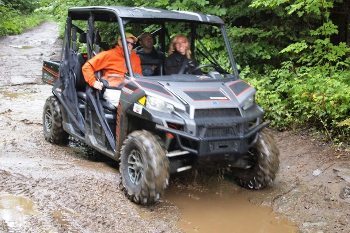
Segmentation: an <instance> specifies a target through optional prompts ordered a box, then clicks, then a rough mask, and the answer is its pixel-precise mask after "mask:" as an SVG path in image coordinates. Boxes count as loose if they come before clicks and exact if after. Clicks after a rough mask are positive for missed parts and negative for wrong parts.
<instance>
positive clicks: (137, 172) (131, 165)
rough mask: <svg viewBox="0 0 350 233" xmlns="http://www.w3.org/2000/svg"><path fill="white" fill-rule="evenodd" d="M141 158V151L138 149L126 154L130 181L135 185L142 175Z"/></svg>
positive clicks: (138, 182)
mask: <svg viewBox="0 0 350 233" xmlns="http://www.w3.org/2000/svg"><path fill="white" fill-rule="evenodd" d="M141 158H142V157H141V153H140V151H138V150H132V151H131V152H130V154H129V156H128V175H129V178H130V180H131V182H132V183H133V184H135V185H138V184H140V181H141V178H142V175H143V163H142V159H141Z"/></svg>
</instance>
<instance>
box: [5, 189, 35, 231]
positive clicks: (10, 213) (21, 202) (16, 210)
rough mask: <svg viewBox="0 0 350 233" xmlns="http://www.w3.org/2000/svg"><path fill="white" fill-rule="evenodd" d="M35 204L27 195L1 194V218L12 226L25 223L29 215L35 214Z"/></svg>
mask: <svg viewBox="0 0 350 233" xmlns="http://www.w3.org/2000/svg"><path fill="white" fill-rule="evenodd" d="M33 206H34V204H33V202H32V201H31V200H30V199H27V198H25V197H21V196H16V195H10V194H0V218H1V219H4V220H5V221H6V223H7V225H8V226H10V227H14V226H17V225H21V224H24V222H25V219H26V218H27V217H29V216H31V215H34V214H35V213H36V212H35V210H34V207H33Z"/></svg>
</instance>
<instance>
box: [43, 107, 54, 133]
mask: <svg viewBox="0 0 350 233" xmlns="http://www.w3.org/2000/svg"><path fill="white" fill-rule="evenodd" d="M51 128H52V113H51V111H50V109H49V108H48V109H47V110H46V112H45V129H46V131H50V130H51Z"/></svg>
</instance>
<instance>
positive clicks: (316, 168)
mask: <svg viewBox="0 0 350 233" xmlns="http://www.w3.org/2000/svg"><path fill="white" fill-rule="evenodd" d="M57 35H58V29H57V25H56V24H54V23H44V24H42V25H41V26H39V27H37V28H35V29H34V30H31V31H28V32H26V33H24V34H22V35H18V36H11V37H5V38H2V39H0V62H1V66H0V232H213V231H214V232H215V231H216V232H297V231H298V230H297V229H299V230H300V231H301V232H348V229H350V223H349V219H350V191H349V190H350V184H349V182H350V168H349V167H350V162H349V153H348V152H345V151H334V150H333V149H331V148H330V147H329V146H327V145H322V144H319V143H317V142H315V141H312V140H311V139H310V138H309V137H308V136H307V135H301V134H293V133H291V132H283V133H277V132H275V133H274V136H275V138H276V140H277V143H278V147H279V148H280V151H281V158H280V160H281V166H280V172H279V173H278V175H277V178H276V182H275V184H274V186H273V187H272V188H268V189H265V190H262V191H256V192H253V191H248V190H244V189H242V188H240V187H238V186H237V185H235V184H233V183H231V182H230V181H228V180H223V179H221V178H220V177H218V176H216V175H215V174H213V175H212V176H209V177H202V178H199V180H198V181H197V182H196V183H193V182H186V181H183V176H181V175H180V176H175V177H173V178H172V180H171V184H170V187H169V189H168V190H167V191H166V194H165V197H164V199H163V201H162V202H160V203H158V204H156V205H153V206H148V207H141V206H137V205H135V204H133V203H131V202H130V201H129V200H128V199H127V197H126V196H125V195H124V193H123V191H122V190H121V189H120V187H118V184H119V183H120V174H119V171H118V164H117V162H115V161H112V160H109V159H108V158H106V157H101V156H100V155H98V154H96V153H94V152H93V151H91V150H90V149H88V148H86V147H85V146H83V145H81V144H80V143H79V142H77V141H75V140H70V142H69V145H68V146H67V147H61V146H56V145H52V144H50V143H48V142H46V141H45V140H44V137H43V134H42V108H43V106H44V103H45V100H46V98H47V97H48V96H50V95H51V87H50V86H47V85H43V84H41V81H40V77H41V65H42V61H43V59H49V58H50V57H52V56H55V58H57V57H59V53H60V44H59V40H57ZM185 176H186V175H185ZM203 180H204V181H203ZM272 210H274V211H275V213H273V212H272Z"/></svg>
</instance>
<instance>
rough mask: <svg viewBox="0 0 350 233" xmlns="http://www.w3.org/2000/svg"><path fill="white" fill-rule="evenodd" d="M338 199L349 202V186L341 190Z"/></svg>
mask: <svg viewBox="0 0 350 233" xmlns="http://www.w3.org/2000/svg"><path fill="white" fill-rule="evenodd" d="M339 197H340V198H341V199H349V201H350V186H349V185H347V186H345V187H344V188H342V190H341V191H340V193H339Z"/></svg>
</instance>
